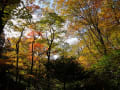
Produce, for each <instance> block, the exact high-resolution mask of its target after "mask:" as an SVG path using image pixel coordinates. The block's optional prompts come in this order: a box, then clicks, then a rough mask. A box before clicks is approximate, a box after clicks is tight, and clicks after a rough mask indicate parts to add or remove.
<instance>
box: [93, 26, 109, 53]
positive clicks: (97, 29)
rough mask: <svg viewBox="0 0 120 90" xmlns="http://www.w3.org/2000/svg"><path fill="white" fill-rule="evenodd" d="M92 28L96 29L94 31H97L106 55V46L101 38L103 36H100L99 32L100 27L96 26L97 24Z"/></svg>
mask: <svg viewBox="0 0 120 90" xmlns="http://www.w3.org/2000/svg"><path fill="white" fill-rule="evenodd" d="M94 28H95V29H96V31H97V33H98V36H99V40H100V43H101V45H102V48H103V53H104V54H105V55H106V54H107V49H106V46H105V43H104V40H103V37H102V33H101V31H100V29H99V28H98V26H97V25H94Z"/></svg>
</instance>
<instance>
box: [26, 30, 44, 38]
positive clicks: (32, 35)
mask: <svg viewBox="0 0 120 90" xmlns="http://www.w3.org/2000/svg"><path fill="white" fill-rule="evenodd" d="M28 36H30V37H31V38H34V37H35V36H42V33H41V32H38V31H31V32H30V33H28Z"/></svg>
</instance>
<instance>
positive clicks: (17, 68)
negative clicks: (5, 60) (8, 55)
mask: <svg viewBox="0 0 120 90" xmlns="http://www.w3.org/2000/svg"><path fill="white" fill-rule="evenodd" d="M23 31H24V28H23V30H22V32H21V35H20V37H19V39H18V41H17V43H16V55H17V56H16V83H18V77H19V43H20V41H21V38H22V36H23Z"/></svg>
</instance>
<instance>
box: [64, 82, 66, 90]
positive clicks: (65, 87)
mask: <svg viewBox="0 0 120 90" xmlns="http://www.w3.org/2000/svg"><path fill="white" fill-rule="evenodd" d="M64 90H66V82H65V81H64Z"/></svg>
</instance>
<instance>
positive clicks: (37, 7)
mask: <svg viewBox="0 0 120 90" xmlns="http://www.w3.org/2000/svg"><path fill="white" fill-rule="evenodd" d="M26 8H27V9H28V10H29V11H30V12H34V11H36V10H37V9H40V6H38V5H35V4H33V5H31V6H26Z"/></svg>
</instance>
